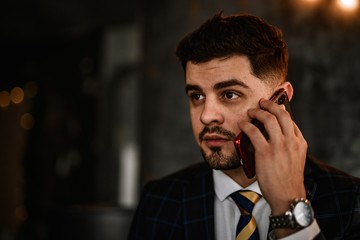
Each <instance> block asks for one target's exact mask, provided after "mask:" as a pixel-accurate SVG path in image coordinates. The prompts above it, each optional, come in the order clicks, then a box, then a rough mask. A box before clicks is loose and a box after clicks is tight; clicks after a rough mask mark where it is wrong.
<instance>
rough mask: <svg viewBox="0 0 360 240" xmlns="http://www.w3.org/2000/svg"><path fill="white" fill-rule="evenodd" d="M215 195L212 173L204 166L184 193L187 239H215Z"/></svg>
mask: <svg viewBox="0 0 360 240" xmlns="http://www.w3.org/2000/svg"><path fill="white" fill-rule="evenodd" d="M214 194H215V192H214V183H213V178H212V171H211V169H210V168H209V167H208V166H207V165H205V164H204V168H202V169H201V171H199V173H196V175H194V178H193V180H192V181H191V182H190V184H189V186H188V187H187V188H186V190H185V192H184V202H183V209H184V226H185V237H186V239H209V240H213V239H214V235H215V231H214Z"/></svg>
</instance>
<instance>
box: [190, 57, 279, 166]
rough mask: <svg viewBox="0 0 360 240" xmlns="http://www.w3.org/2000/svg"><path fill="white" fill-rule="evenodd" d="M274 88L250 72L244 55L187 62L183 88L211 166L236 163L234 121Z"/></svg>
mask: <svg viewBox="0 0 360 240" xmlns="http://www.w3.org/2000/svg"><path fill="white" fill-rule="evenodd" d="M273 91H274V89H273V88H272V87H270V85H269V84H268V83H265V82H264V81H263V80H260V79H259V78H257V77H255V76H253V75H252V74H251V67H250V63H249V61H248V59H247V57H244V56H233V57H229V58H221V59H214V60H211V61H209V62H206V63H199V64H194V63H191V62H188V63H187V66H186V92H187V95H188V97H189V102H190V115H191V122H192V127H193V132H194V135H195V138H196V141H197V143H198V144H199V147H200V149H201V152H202V154H203V156H204V158H205V160H206V161H207V162H208V163H209V165H210V166H211V167H212V168H215V169H220V170H230V169H235V168H238V167H239V166H240V161H239V158H238V156H237V154H236V151H235V147H234V143H233V140H234V138H235V137H236V136H237V135H238V134H239V133H240V129H239V127H238V125H237V123H238V122H240V121H242V120H248V121H250V119H249V116H248V115H247V110H248V109H249V108H255V107H258V103H259V100H260V98H262V97H263V98H270V96H271V95H272V93H273Z"/></svg>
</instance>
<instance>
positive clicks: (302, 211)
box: [293, 201, 314, 227]
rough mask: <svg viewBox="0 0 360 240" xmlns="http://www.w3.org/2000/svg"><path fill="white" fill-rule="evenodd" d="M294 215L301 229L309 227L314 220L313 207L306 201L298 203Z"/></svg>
mask: <svg viewBox="0 0 360 240" xmlns="http://www.w3.org/2000/svg"><path fill="white" fill-rule="evenodd" d="M293 214H294V217H295V220H296V222H297V223H298V224H299V225H300V226H301V227H307V226H309V225H310V224H311V223H312V221H313V220H314V211H313V209H312V207H311V206H310V204H307V203H306V202H304V201H300V202H298V203H296V205H295V207H294V210H293Z"/></svg>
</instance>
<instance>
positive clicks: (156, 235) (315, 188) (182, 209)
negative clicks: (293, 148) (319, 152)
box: [129, 158, 360, 240]
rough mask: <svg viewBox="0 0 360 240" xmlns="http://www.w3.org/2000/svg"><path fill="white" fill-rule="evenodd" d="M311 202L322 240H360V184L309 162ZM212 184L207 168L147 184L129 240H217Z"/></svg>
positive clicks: (307, 179) (307, 176)
mask: <svg viewBox="0 0 360 240" xmlns="http://www.w3.org/2000/svg"><path fill="white" fill-rule="evenodd" d="M304 176H305V187H306V189H307V194H308V196H307V197H308V199H309V200H310V201H311V203H312V206H313V209H314V211H315V218H316V220H317V222H318V224H319V226H320V229H321V234H320V235H319V236H318V237H317V238H318V239H324V238H326V239H360V193H359V189H360V188H359V186H360V180H359V179H358V178H354V177H351V176H349V175H347V174H346V173H344V172H341V171H339V170H337V169H335V168H332V167H330V166H328V165H326V164H324V163H321V162H320V161H318V160H315V159H312V158H308V159H307V161H306V166H305V172H304ZM214 196H215V192H214V184H213V178H212V170H211V169H210V168H209V167H208V165H207V164H206V163H200V164H196V165H193V166H191V167H189V168H186V169H184V170H181V171H179V172H177V173H174V174H172V175H169V176H167V177H165V178H163V179H161V180H157V181H154V182H150V183H148V184H147V185H146V186H145V187H144V190H143V193H142V196H141V199H140V203H139V205H138V208H137V210H136V212H135V215H134V219H133V222H132V225H131V228H130V234H129V239H131V240H133V239H157V240H162V239H181V240H184V239H206V240H212V239H214V238H215V237H214V235H215V232H214Z"/></svg>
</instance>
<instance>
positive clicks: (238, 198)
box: [230, 190, 261, 240]
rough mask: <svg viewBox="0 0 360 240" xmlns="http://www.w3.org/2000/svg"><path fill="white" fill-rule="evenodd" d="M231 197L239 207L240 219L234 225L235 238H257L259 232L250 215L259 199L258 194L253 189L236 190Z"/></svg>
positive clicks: (242, 239) (256, 239)
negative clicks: (235, 225)
mask: <svg viewBox="0 0 360 240" xmlns="http://www.w3.org/2000/svg"><path fill="white" fill-rule="evenodd" d="M230 196H231V198H232V199H233V200H234V201H235V203H236V205H237V206H238V207H239V209H240V213H241V216H240V219H239V222H238V224H237V227H236V240H247V239H249V240H258V239H259V232H258V230H257V227H256V222H255V218H254V217H253V216H252V210H253V208H254V205H255V203H256V202H257V201H259V199H260V197H261V196H260V195H259V194H257V193H256V192H253V191H248V190H246V191H237V192H234V193H232V194H231V195H230Z"/></svg>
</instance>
